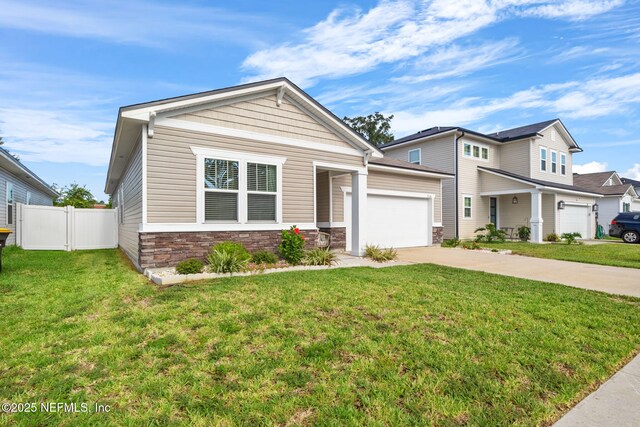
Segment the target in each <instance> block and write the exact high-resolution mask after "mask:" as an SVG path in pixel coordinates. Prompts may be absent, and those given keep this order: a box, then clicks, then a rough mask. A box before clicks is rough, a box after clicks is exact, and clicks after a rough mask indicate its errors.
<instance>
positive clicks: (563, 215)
mask: <svg viewBox="0 0 640 427" xmlns="http://www.w3.org/2000/svg"><path fill="white" fill-rule="evenodd" d="M589 213H590V212H589V206H581V205H565V207H564V209H560V210H558V217H559V218H558V222H559V226H560V234H562V233H576V232H577V233H580V235H582V238H583V239H588V238H590V237H591V236H590V233H589V220H590V219H591V217H590V216H589Z"/></svg>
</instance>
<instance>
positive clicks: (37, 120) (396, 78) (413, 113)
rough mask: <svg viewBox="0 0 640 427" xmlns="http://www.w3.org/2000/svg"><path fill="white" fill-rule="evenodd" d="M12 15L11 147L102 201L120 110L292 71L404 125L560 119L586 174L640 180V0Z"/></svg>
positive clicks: (195, 7) (16, 9)
mask: <svg viewBox="0 0 640 427" xmlns="http://www.w3.org/2000/svg"><path fill="white" fill-rule="evenodd" d="M225 3H226V4H225ZM221 5H222V6H221ZM0 11H1V12H0V40H2V43H0V135H1V136H3V138H4V140H5V141H6V144H5V147H6V148H8V149H9V150H11V151H13V152H15V153H17V154H19V155H20V157H21V159H22V160H23V162H24V163H25V164H26V165H27V166H29V167H30V168H31V169H32V170H33V171H35V172H36V173H37V174H39V175H40V176H41V177H42V178H43V179H45V180H46V181H48V182H55V183H57V184H59V185H64V184H68V183H71V182H74V181H75V182H78V183H80V184H86V185H87V186H88V188H89V189H90V190H91V191H92V192H93V193H94V195H96V197H97V198H98V199H101V198H106V197H105V196H104V193H103V188H104V180H105V175H106V169H107V163H108V160H109V153H110V149H111V142H112V138H113V129H114V125H115V120H116V115H117V109H118V107H119V106H122V105H128V104H133V103H137V102H144V101H150V100H155V99H160V98H166V97H170V96H177V95H183V94H188V93H192V92H196V91H203V90H209V89H216V88H220V87H226V86H231V85H234V84H238V83H242V82H247V81H255V80H260V79H264V78H271V77H276V76H286V77H288V78H290V79H291V80H292V81H293V82H294V83H296V84H298V85H299V86H301V87H302V88H303V89H305V90H306V91H307V92H308V93H309V94H311V95H312V96H314V97H315V98H316V99H318V100H319V101H320V102H322V103H323V104H324V105H325V106H327V107H328V108H330V109H331V110H332V111H333V112H335V113H336V114H337V115H339V116H343V115H349V116H353V115H366V114H370V113H372V112H374V111H381V112H383V113H385V114H394V115H395V118H394V120H393V122H392V129H393V131H394V133H395V135H396V136H402V135H406V134H408V133H412V132H415V131H418V130H421V129H425V128H428V127H431V126H437V125H440V126H446V125H457V126H465V127H468V128H471V129H475V130H479V131H483V132H493V131H496V130H500V129H505V128H510V127H515V126H520V125H525V124H528V123H534V122H537V121H542V120H547V119H550V118H555V117H559V118H561V119H562V121H563V122H564V123H565V125H566V126H567V127H568V129H569V131H570V132H571V133H572V134H573V136H574V138H575V139H576V140H577V141H578V143H579V144H580V145H581V146H582V147H583V148H584V153H581V154H577V155H576V156H575V157H574V162H575V163H576V164H578V165H581V166H582V168H581V170H582V171H600V170H609V169H614V170H617V171H619V172H620V173H622V174H623V175H626V176H628V177H631V178H634V177H635V178H636V179H640V3H639V1H638V0H636V1H624V0H603V1H584V0H568V1H553V0H494V1H480V0H456V1H448V0H435V1H408V0H407V1H360V2H356V1H343V2H335V3H332V2H329V1H326V2H325V1H323V2H300V1H277V2H263V1H261V2H254V1H248V0H236V1H234V2H205V1H184V2H161V1H158V2H151V1H138V0H128V1H120V0H116V1H109V2H97V1H96V2H88V1H76V0H71V1H65V2H50V1H31V0H21V1H6V0H0Z"/></svg>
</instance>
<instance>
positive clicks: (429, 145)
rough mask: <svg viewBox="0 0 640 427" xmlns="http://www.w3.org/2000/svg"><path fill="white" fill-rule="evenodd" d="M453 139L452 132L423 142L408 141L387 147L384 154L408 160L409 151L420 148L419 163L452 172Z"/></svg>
mask: <svg viewBox="0 0 640 427" xmlns="http://www.w3.org/2000/svg"><path fill="white" fill-rule="evenodd" d="M454 139H455V136H454V135H453V134H449V135H446V136H443V137H440V138H433V139H429V140H427V141H424V142H416V143H408V144H404V145H400V146H398V147H397V148H396V147H389V148H388V149H386V150H385V155H386V156H389V157H392V158H394V159H399V160H404V161H405V162H408V161H409V151H411V150H415V149H420V164H421V165H424V166H428V167H431V168H435V169H438V170H441V171H443V172H449V173H453V172H454V158H453V156H454Z"/></svg>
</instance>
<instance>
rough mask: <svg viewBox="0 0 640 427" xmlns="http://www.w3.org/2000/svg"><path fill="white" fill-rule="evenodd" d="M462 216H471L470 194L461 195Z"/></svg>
mask: <svg viewBox="0 0 640 427" xmlns="http://www.w3.org/2000/svg"><path fill="white" fill-rule="evenodd" d="M463 209H464V211H463V216H464V217H465V218H471V196H463Z"/></svg>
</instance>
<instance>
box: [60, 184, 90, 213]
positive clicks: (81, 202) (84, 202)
mask: <svg viewBox="0 0 640 427" xmlns="http://www.w3.org/2000/svg"><path fill="white" fill-rule="evenodd" d="M53 188H54V189H55V190H56V191H57V192H58V193H59V194H60V196H59V197H58V198H57V199H56V200H55V201H54V203H53V204H54V205H55V206H73V207H76V208H92V207H93V206H94V205H95V204H96V203H97V202H96V199H95V197H93V194H91V191H89V190H88V189H87V187H86V186H84V185H83V186H80V185H78V184H76V183H75V182H74V183H73V184H70V185H68V186H66V187H61V188H58V187H57V186H56V185H55V184H53Z"/></svg>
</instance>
